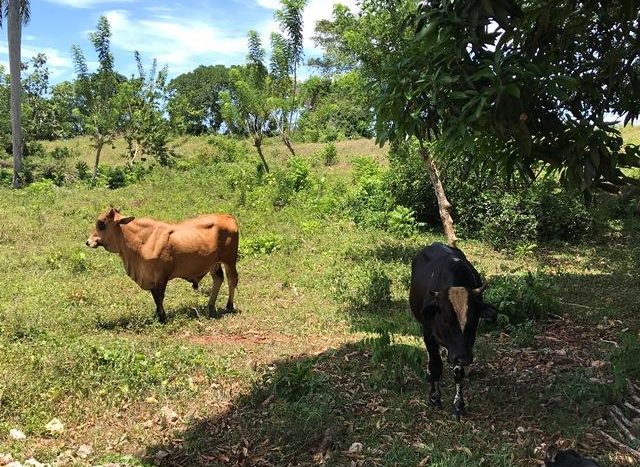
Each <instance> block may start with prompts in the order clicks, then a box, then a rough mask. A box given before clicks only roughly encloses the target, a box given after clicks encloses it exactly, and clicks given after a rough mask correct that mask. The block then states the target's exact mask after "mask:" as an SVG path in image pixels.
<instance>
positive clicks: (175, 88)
mask: <svg viewBox="0 0 640 467" xmlns="http://www.w3.org/2000/svg"><path fill="white" fill-rule="evenodd" d="M229 85H230V83H229V68H227V67H225V66H224V65H215V66H199V67H198V68H196V69H195V70H193V71H190V72H188V73H183V74H181V75H179V76H177V77H176V78H174V79H172V80H171V82H170V83H169V85H168V88H169V91H170V94H171V96H170V99H169V103H168V112H169V117H170V121H171V125H172V127H173V128H174V129H175V130H177V131H179V132H185V133H188V134H196V135H197V134H202V133H206V132H216V131H218V130H219V129H220V126H221V125H222V114H221V112H220V92H222V91H224V90H228V89H229Z"/></svg>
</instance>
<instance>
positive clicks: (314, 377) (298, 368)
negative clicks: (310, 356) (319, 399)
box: [266, 360, 326, 402]
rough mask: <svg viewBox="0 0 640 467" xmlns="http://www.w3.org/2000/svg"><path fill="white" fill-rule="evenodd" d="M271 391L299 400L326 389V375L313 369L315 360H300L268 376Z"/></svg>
mask: <svg viewBox="0 0 640 467" xmlns="http://www.w3.org/2000/svg"><path fill="white" fill-rule="evenodd" d="M266 380H267V383H268V384H269V385H270V386H271V391H272V392H273V394H275V395H276V396H278V397H281V398H283V399H285V400H287V401H289V402H295V401H299V400H300V399H302V398H303V397H305V396H308V395H309V394H313V393H317V392H323V391H325V390H326V377H325V376H324V375H322V374H320V373H318V372H316V371H314V369H313V361H312V360H307V361H299V362H296V363H295V364H294V365H292V366H291V367H282V368H280V369H279V370H278V371H276V372H275V373H274V374H272V375H269V376H267V377H266Z"/></svg>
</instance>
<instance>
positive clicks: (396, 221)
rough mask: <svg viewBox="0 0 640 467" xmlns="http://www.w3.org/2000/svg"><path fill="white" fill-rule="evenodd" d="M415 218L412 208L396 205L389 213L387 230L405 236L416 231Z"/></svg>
mask: <svg viewBox="0 0 640 467" xmlns="http://www.w3.org/2000/svg"><path fill="white" fill-rule="evenodd" d="M416 227H417V225H416V219H415V213H414V212H413V210H411V209H409V208H406V207H404V206H396V207H395V208H394V209H393V211H391V212H390V213H389V217H388V220H387V230H388V231H389V232H391V233H393V234H394V235H396V236H398V237H402V238H407V237H410V236H412V235H414V234H415V233H416Z"/></svg>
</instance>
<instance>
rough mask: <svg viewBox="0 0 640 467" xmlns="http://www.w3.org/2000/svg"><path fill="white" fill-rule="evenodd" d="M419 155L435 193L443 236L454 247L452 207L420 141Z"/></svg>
mask: <svg viewBox="0 0 640 467" xmlns="http://www.w3.org/2000/svg"><path fill="white" fill-rule="evenodd" d="M420 155H421V156H422V160H423V161H424V165H425V167H426V169H427V173H428V174H429V178H430V179H431V184H432V185H433V190H434V191H435V193H436V200H437V201H438V211H439V212H440V220H441V221H442V227H443V229H444V236H445V237H446V238H447V243H448V244H449V246H452V247H455V246H456V242H457V241H458V237H456V231H455V229H454V227H453V219H452V218H451V210H452V206H451V203H450V202H449V200H448V199H447V194H446V193H445V191H444V186H442V180H440V171H439V170H438V167H437V166H436V163H435V161H434V160H433V158H432V157H431V154H429V150H428V149H427V148H426V147H425V146H424V144H423V142H422V141H420Z"/></svg>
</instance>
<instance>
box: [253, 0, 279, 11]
mask: <svg viewBox="0 0 640 467" xmlns="http://www.w3.org/2000/svg"><path fill="white" fill-rule="evenodd" d="M257 3H258V5H260V6H261V7H263V8H268V9H270V10H275V9H277V8H280V0H257Z"/></svg>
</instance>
